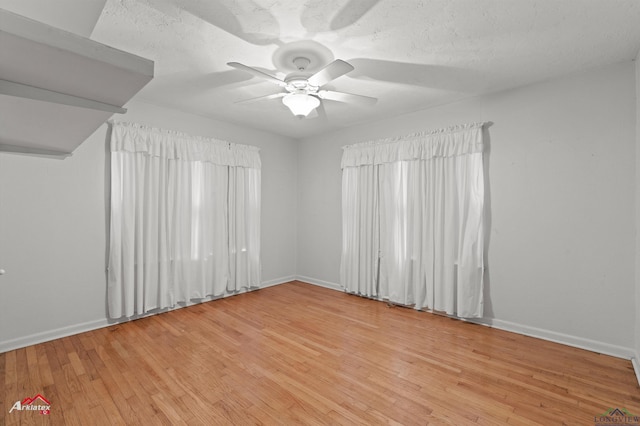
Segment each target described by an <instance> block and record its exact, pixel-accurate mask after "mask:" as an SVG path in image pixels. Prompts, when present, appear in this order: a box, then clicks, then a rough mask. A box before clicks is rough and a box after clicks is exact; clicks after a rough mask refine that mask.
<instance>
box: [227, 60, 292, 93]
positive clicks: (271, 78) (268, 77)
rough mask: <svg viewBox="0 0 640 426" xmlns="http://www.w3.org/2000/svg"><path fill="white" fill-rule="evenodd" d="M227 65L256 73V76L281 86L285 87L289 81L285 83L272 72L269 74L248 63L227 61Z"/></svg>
mask: <svg viewBox="0 0 640 426" xmlns="http://www.w3.org/2000/svg"><path fill="white" fill-rule="evenodd" d="M227 65H229V66H230V67H233V68H235V69H238V70H241V71H246V72H248V73H251V74H253V75H255V76H256V77H260V78H262V79H265V80H267V81H268V82H270V83H273V84H277V85H278V86H280V87H285V86H286V85H287V83H285V82H284V81H282V80H280V79H279V78H276V77H274V76H272V75H270V74H267V73H266V72H262V71H260V70H257V69H255V68H252V67H249V66H247V65H244V64H241V63H240V62H227Z"/></svg>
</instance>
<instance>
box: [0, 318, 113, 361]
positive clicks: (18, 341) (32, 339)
mask: <svg viewBox="0 0 640 426" xmlns="http://www.w3.org/2000/svg"><path fill="white" fill-rule="evenodd" d="M113 324H115V323H111V322H109V321H108V320H107V319H99V320H94V321H87V322H84V323H81V324H74V325H70V326H67V327H60V328H56V329H53V330H47V331H43V332H40V333H34V334H30V335H27V336H20V337H17V338H15V339H11V340H5V341H4V342H0V353H3V352H9V351H12V350H14V349H20V348H24V347H27V346H31V345H37V344H38V343H43V342H48V341H50V340H55V339H60V338H62V337H67V336H72V335H74V334H79V333H84V332H86V331H91V330H97V329H99V328H103V327H107V326H110V325H113Z"/></svg>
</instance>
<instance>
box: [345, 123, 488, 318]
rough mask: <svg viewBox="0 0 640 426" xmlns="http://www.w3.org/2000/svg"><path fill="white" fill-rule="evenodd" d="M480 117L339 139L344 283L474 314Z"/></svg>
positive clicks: (355, 289)
mask: <svg viewBox="0 0 640 426" xmlns="http://www.w3.org/2000/svg"><path fill="white" fill-rule="evenodd" d="M482 151H483V140H482V123H475V124H469V125H463V126H456V127H452V128H449V129H443V130H438V131H435V132H430V133H420V134H414V135H409V136H405V137H401V138H395V139H387V140H382V141H374V142H368V143H361V144H356V145H350V146H346V147H344V153H343V157H342V169H343V179H342V211H343V243H342V264H341V271H340V272H341V280H342V285H343V286H344V288H345V291H347V292H350V293H355V294H360V295H363V296H368V297H374V298H378V299H384V300H389V301H391V302H394V303H400V304H404V305H413V306H414V307H415V308H416V309H425V308H426V309H433V310H437V311H444V312H446V313H447V314H450V315H456V316H459V317H466V318H471V317H481V316H482V313H483V312H482V306H483V300H482V295H483V281H482V280H483V270H484V268H483V263H484V254H483V251H484V241H483V209H484V174H483V161H482V155H483V154H482Z"/></svg>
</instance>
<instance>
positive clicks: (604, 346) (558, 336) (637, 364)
mask: <svg viewBox="0 0 640 426" xmlns="http://www.w3.org/2000/svg"><path fill="white" fill-rule="evenodd" d="M297 279H298V280H300V281H304V282H306V283H309V284H315V285H318V286H321V287H326V288H329V289H332V290H338V291H344V289H343V288H342V287H341V286H340V285H339V284H335V283H331V282H327V281H322V280H317V279H314V278H310V277H305V276H298V277H297ZM467 321H469V322H473V323H476V324H481V325H486V326H488V327H493V328H497V329H499V330H504V331H509V332H512V333H517V334H522V335H525V336H530V337H535V338H537V339H542V340H548V341H550V342H555V343H560V344H563V345H567V346H572V347H575V348H580V349H585V350H588V351H591V352H596V353H601V354H605V355H611V356H614V357H616V358H623V359H629V360H632V362H634V368H635V371H636V376H638V382H639V383H640V357H639V356H638V354H636V352H635V351H634V350H633V349H631V348H628V347H624V346H618V345H612V344H610V343H603V342H599V341H596V340H592V339H585V338H583V337H577V336H572V335H569V334H564V333H558V332H556V331H551V330H545V329H542V328H537V327H531V326H527V325H522V324H517V323H514V322H509V321H503V320H498V319H478V320H467Z"/></svg>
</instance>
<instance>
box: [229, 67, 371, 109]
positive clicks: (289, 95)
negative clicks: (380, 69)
mask: <svg viewBox="0 0 640 426" xmlns="http://www.w3.org/2000/svg"><path fill="white" fill-rule="evenodd" d="M310 64H311V60H310V59H309V58H307V57H304V56H297V57H295V58H294V59H293V65H294V66H295V68H296V69H297V71H294V72H292V73H289V74H287V76H286V77H285V78H284V80H281V79H279V78H277V77H274V76H272V75H270V74H267V73H265V72H262V71H260V70H258V69H255V68H252V67H250V66H247V65H244V64H241V63H239V62H228V63H227V65H229V66H230V67H233V68H236V69H239V70H242V71H246V72H248V73H251V74H253V75H254V76H257V77H260V78H262V79H264V80H266V81H269V82H270V83H273V84H276V85H278V86H280V87H282V88H283V89H285V91H284V92H280V93H274V94H272V95H267V96H260V97H258V98H253V99H246V100H242V101H239V102H255V101H261V100H269V99H279V98H282V103H283V104H285V105H286V106H287V107H288V108H289V109H290V110H291V112H292V113H293V115H295V116H296V117H298V118H303V117H306V116H308V115H309V113H311V111H313V110H314V109H316V108H317V107H318V106H320V100H325V99H326V100H331V101H338V102H347V103H355V104H360V105H373V104H374V103H376V102H377V99H376V98H372V97H369V96H363V95H354V94H352V93H345V92H336V91H333V90H326V89H322V86H324V85H325V84H327V83H329V82H330V81H333V80H335V79H336V78H338V77H340V76H342V75H344V74H347V73H348V72H350V71H353V69H354V67H353V66H352V65H351V64H349V63H347V62H345V61H343V60H341V59H336V60H335V61H333V62H331V63H330V64H329V65H327V66H325V67H324V68H322V69H321V70H320V71H318V72H316V73H315V74H311V73H310V72H307V71H306V70H307V68H308V67H309V65H310Z"/></svg>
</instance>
